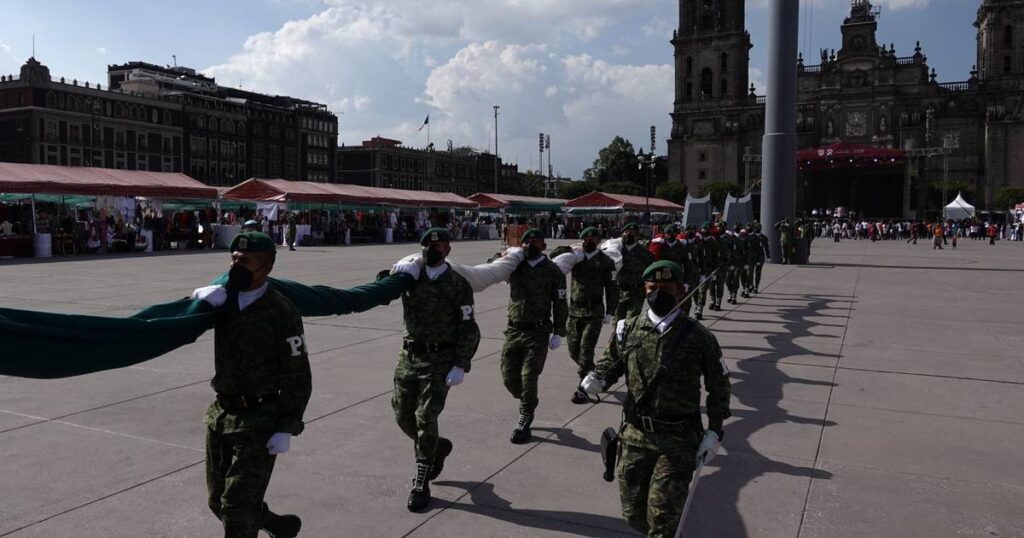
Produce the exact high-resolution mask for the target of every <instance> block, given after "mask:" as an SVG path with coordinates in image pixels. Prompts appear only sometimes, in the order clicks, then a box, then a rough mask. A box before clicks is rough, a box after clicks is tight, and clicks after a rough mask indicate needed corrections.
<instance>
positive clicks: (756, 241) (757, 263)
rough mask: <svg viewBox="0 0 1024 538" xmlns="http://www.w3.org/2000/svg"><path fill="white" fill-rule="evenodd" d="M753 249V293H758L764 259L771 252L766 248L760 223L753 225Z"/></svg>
mask: <svg viewBox="0 0 1024 538" xmlns="http://www.w3.org/2000/svg"><path fill="white" fill-rule="evenodd" d="M753 250H754V293H758V290H760V289H761V269H762V268H763V267H764V262H765V260H767V259H769V258H771V252H770V251H769V250H768V236H766V235H764V234H763V233H761V225H760V224H755V225H754V235H753Z"/></svg>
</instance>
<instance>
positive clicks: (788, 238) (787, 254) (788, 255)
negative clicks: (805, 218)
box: [775, 219, 796, 264]
mask: <svg viewBox="0 0 1024 538" xmlns="http://www.w3.org/2000/svg"><path fill="white" fill-rule="evenodd" d="M775 228H776V229H777V230H779V241H780V242H781V243H782V263H783V264H788V263H792V262H793V261H794V259H793V258H794V257H795V256H796V238H795V237H794V236H793V225H792V224H791V223H790V222H789V219H786V220H783V221H781V222H779V223H776V224H775Z"/></svg>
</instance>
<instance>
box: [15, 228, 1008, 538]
mask: <svg viewBox="0 0 1024 538" xmlns="http://www.w3.org/2000/svg"><path fill="white" fill-rule="evenodd" d="M552 243H560V242H552ZM550 246H554V244H552V245H550ZM417 250H418V247H417V246H415V245H408V244H407V245H386V246H385V245H378V246H355V247H345V248H340V247H320V248H314V247H311V248H302V249H300V250H299V251H298V252H287V251H280V252H279V254H278V260H277V265H276V268H275V274H274V276H278V277H282V278H290V279H294V280H298V281H301V282H304V283H309V284H327V285H331V286H335V287H343V288H344V287H352V286H355V285H358V284H361V283H365V282H368V281H369V280H372V278H373V275H374V274H375V273H376V272H377V271H379V270H380V269H382V268H385V267H387V266H389V265H390V263H392V262H393V261H394V260H396V259H398V258H400V257H401V256H403V255H405V254H409V253H413V252H416V251H417ZM495 251H497V244H496V242H466V243H456V244H455V245H454V252H453V256H452V258H453V259H454V260H457V261H460V262H462V263H481V262H483V261H484V260H486V258H487V257H488V256H489V255H491V254H493V253H494V252H495ZM1022 260H1024V247H1022V246H1021V243H1010V242H1007V241H1002V242H1000V243H999V244H997V245H995V246H991V247H990V246H989V245H988V244H987V242H982V241H962V242H961V243H960V245H959V248H958V249H957V250H952V249H949V248H948V247H947V249H946V250H942V251H936V250H932V247H931V245H930V244H928V242H926V241H922V242H921V243H920V244H918V245H916V246H915V245H908V244H905V243H904V242H902V241H892V242H881V243H869V242H867V241H844V242H842V243H838V244H836V243H832V242H830V241H824V240H819V241H817V242H816V243H815V245H814V251H813V255H812V258H811V262H812V265H807V266H779V265H773V266H767V267H766V268H765V276H764V281H763V283H762V292H761V294H760V295H758V296H756V297H754V298H752V299H749V300H744V301H741V302H740V304H739V305H738V306H736V307H734V308H732V309H730V310H727V311H724V312H720V313H719V312H710V314H711V315H709V316H708V317H707V318H706V320H705V321H704V323H705V324H706V325H708V326H710V328H711V329H712V331H713V332H714V333H715V335H716V336H717V337H718V339H719V341H720V342H721V344H722V348H723V351H724V354H725V357H726V358H727V363H728V366H729V368H730V369H731V370H732V383H733V395H734V397H733V400H732V409H733V417H732V418H731V419H730V420H729V421H728V422H727V423H726V426H725V433H726V436H725V451H724V454H722V455H720V456H719V457H718V458H716V459H715V460H714V461H713V462H712V463H711V465H710V466H709V469H708V471H707V472H706V474H705V476H704V477H703V478H702V479H701V481H700V484H699V488H698V490H697V497H696V499H695V502H694V506H693V509H692V512H691V514H690V516H689V519H688V521H687V526H686V536H695V537H741V536H755V537H787V538H792V537H807V538H811V537H823V538H824V537H854V536H863V537H872V538H875V537H917V536H921V537H942V536H1002V537H1010V536H1024V509H1022V499H1024V453H1022V452H1021V449H1020V447H1021V446H1024V428H1022V424H1024V418H1022V416H1021V410H1024V390H1022V389H1024V331H1022V330H1021V320H1022V314H1021V313H1022V305H1024V291H1022V286H1021V284H1022V277H1024V261H1022ZM227 262H228V255H227V253H226V252H224V251H219V252H210V253H185V254H170V255H156V256H148V257H140V256H133V257H125V258H113V257H106V258H91V259H81V260H72V261H56V260H54V261H49V262H41V263H37V262H32V261H30V262H23V263H19V262H10V261H2V262H0V305H3V306H5V307H11V308H25V309H32V310H42V311H51V312H64V313H83V314H96V315H104V316H125V315H128V314H130V313H132V312H134V311H135V310H137V309H139V308H141V307H144V306H146V305H150V304H154V303H160V302H167V301H169V300H173V299H176V298H180V297H184V296H186V295H188V294H189V293H190V292H191V291H192V289H193V288H195V287H198V286H201V285H203V284H205V283H206V282H207V281H208V280H209V279H210V278H211V277H213V276H215V275H217V274H218V273H220V272H222V271H223V270H224V269H225V268H226V265H227ZM507 297H508V290H507V287H506V286H504V285H499V286H494V287H492V288H490V289H488V290H486V291H485V292H483V293H480V294H478V295H477V296H476V301H477V312H478V320H479V322H480V328H481V332H482V334H483V340H482V342H481V345H480V350H479V352H478V353H477V356H476V359H475V362H474V364H473V369H472V371H471V373H469V374H468V375H467V376H466V382H465V383H464V384H463V385H461V386H459V387H456V388H453V389H452V391H451V393H450V395H449V398H448V406H447V409H446V410H445V412H444V414H443V415H442V416H441V431H442V433H443V434H444V435H445V436H447V437H450V438H451V439H452V440H453V442H454V444H455V450H454V452H453V454H452V456H451V458H449V460H448V462H447V464H446V465H445V469H444V473H443V475H442V476H441V477H440V478H439V479H438V481H436V482H434V484H433V486H432V488H431V489H432V491H433V493H434V495H435V499H434V501H433V503H432V504H431V506H430V509H429V510H428V511H427V512H425V513H422V514H413V513H410V512H408V511H407V510H406V508H405V502H406V496H407V494H408V490H409V484H410V479H411V478H412V474H413V471H414V468H413V463H414V456H413V450H412V442H411V441H410V440H408V439H407V438H406V437H405V436H404V435H403V434H402V433H401V432H400V431H399V429H398V426H397V425H396V424H395V422H394V418H393V416H392V411H391V405H390V399H391V390H392V372H393V368H394V365H395V360H396V358H397V353H398V350H399V347H400V343H401V330H402V323H401V305H400V304H398V302H395V303H392V304H391V305H389V306H386V307H381V308H378V309H375V310H372V311H370V312H366V313H363V314H358V315H351V316H344V317H329V318H306V319H305V329H306V335H307V341H308V347H309V350H310V362H311V364H312V369H313V390H314V393H313V397H312V399H311V401H310V403H309V408H308V409H307V411H306V424H307V428H306V432H305V433H303V434H302V435H301V436H300V437H297V438H296V439H295V440H294V441H293V443H292V450H291V452H289V453H288V454H286V455H284V456H281V457H279V458H278V463H277V468H276V472H275V474H274V477H273V480H272V482H271V485H270V490H269V492H268V502H269V503H270V505H271V506H272V507H273V508H274V509H275V511H277V512H294V513H297V514H299V515H301V516H302V518H303V532H302V536H311V537H329V538H333V537H350V536H351V537H377V536H382V537H392V536H395V537H398V536H416V537H491V536H502V537H505V536H509V537H511V536H630V535H632V533H631V532H630V529H629V528H628V527H627V526H626V525H625V524H624V523H623V521H622V519H621V516H620V511H619V502H618V490H617V484H609V483H607V482H604V481H603V480H602V478H601V460H600V456H599V454H598V443H599V438H600V432H601V431H602V430H603V429H604V428H606V427H608V426H613V425H615V426H617V425H618V423H619V410H620V407H619V405H618V402H619V401H620V400H621V399H622V397H623V393H622V392H621V385H620V387H618V388H619V392H613V393H612V394H610V395H609V396H607V397H606V398H605V400H604V401H602V402H601V403H599V404H594V405H585V406H578V405H573V404H571V403H570V402H569V396H570V395H571V393H572V391H573V390H574V388H575V385H576V382H577V378H576V375H575V365H574V364H572V362H571V360H570V359H569V356H568V353H567V351H566V350H565V348H564V347H563V348H561V349H559V350H557V351H554V352H552V353H551V354H550V355H549V358H548V362H547V367H546V369H545V372H544V374H543V376H542V377H541V387H540V388H541V394H540V400H541V403H540V407H539V409H538V411H537V419H536V422H535V423H534V426H535V427H534V435H535V442H533V443H531V444H528V445H512V444H510V443H509V442H508V435H509V433H510V431H511V429H512V428H513V426H514V425H515V421H516V419H517V402H516V401H515V400H513V399H512V397H511V396H509V395H508V394H507V393H506V391H505V389H504V388H503V386H502V384H501V380H500V376H499V371H498V363H499V355H500V350H501V346H502V330H503V328H504V325H505V311H504V309H505V305H506V302H507ZM727 306H728V305H727ZM609 332H610V331H609V329H607V328H606V329H605V335H604V336H607V335H608V334H609ZM604 339H605V338H602V343H603V342H604ZM0 360H2V356H0ZM40 360H45V358H44V357H40ZM212 375H213V333H212V331H211V332H208V333H207V334H205V335H204V336H203V337H202V338H201V339H200V340H199V341H198V342H197V343H196V344H193V345H190V346H188V347H185V348H182V349H179V350H177V351H174V352H172V353H170V354H167V355H165V356H163V357H160V358H158V359H155V360H152V361H149V362H145V363H142V364H140V365H138V366H135V367H131V368H124V369H120V370H113V371H107V372H102V373H97V374H93V375H86V376H81V377H75V378H69V379H59V380H31V379H17V378H10V377H0V536H10V537H17V538H22V537H45V538H54V537H64V536H69V537H70V536H74V537H102V538H112V537H132V538H138V537H164V536H166V537H210V536H218V535H220V533H221V531H220V528H219V522H218V521H217V520H216V519H215V518H214V516H213V515H212V514H211V513H210V512H209V510H208V509H207V507H206V486H205V482H204V475H203V460H204V452H203V443H204V427H203V425H202V420H201V419H202V415H203V413H204V411H205V409H206V407H207V405H208V404H209V402H210V401H211V399H212V397H213V392H212V390H211V388H210V386H209V380H210V378H211V377H212Z"/></svg>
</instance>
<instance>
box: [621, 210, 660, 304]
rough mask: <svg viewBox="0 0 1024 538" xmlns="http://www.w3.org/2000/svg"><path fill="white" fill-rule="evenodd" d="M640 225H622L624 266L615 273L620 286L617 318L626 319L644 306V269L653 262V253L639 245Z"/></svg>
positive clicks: (633, 223)
mask: <svg viewBox="0 0 1024 538" xmlns="http://www.w3.org/2000/svg"><path fill="white" fill-rule="evenodd" d="M639 234H640V227H639V226H637V224H636V223H635V222H631V223H629V224H627V225H625V226H623V227H622V267H621V268H620V269H619V272H618V273H617V274H616V275H615V283H616V284H617V285H618V286H619V304H618V306H616V308H615V319H616V320H620V319H625V318H628V317H632V316H635V315H637V314H639V313H640V310H642V309H643V307H644V281H643V273H644V269H646V268H647V266H648V265H650V264H651V262H652V261H654V260H652V259H651V254H650V252H648V251H647V249H645V248H643V247H642V246H640V245H639V243H638V241H637V237H638V235H639Z"/></svg>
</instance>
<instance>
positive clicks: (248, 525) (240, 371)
mask: <svg viewBox="0 0 1024 538" xmlns="http://www.w3.org/2000/svg"><path fill="white" fill-rule="evenodd" d="M230 250H231V259H232V262H231V270H230V272H229V273H228V281H227V283H226V284H225V285H224V286H223V287H221V286H210V287H208V288H200V289H199V290H196V294H197V295H194V296H195V297H197V298H201V299H203V300H205V301H207V302H209V303H211V304H213V305H214V306H221V305H225V304H226V307H225V309H224V311H223V314H222V315H221V316H220V317H219V318H218V320H217V323H216V326H215V333H214V368H215V372H216V373H215V374H214V376H213V381H212V382H211V385H212V386H213V390H214V391H216V393H217V398H216V400H215V401H214V402H213V404H211V405H210V407H209V409H208V410H207V411H206V417H205V419H204V421H203V422H204V424H206V426H207V430H206V485H207V490H208V492H209V506H210V509H211V510H212V511H213V513H214V515H216V516H217V517H218V518H219V519H220V520H221V522H222V523H223V525H224V536H226V537H240V538H243V537H244V538H255V537H256V535H257V533H258V532H259V530H260V529H262V530H264V531H266V532H267V533H268V534H270V536H272V537H275V538H282V537H292V536H296V535H297V534H298V532H299V528H300V526H301V523H302V522H301V520H300V519H299V517H298V516H295V515H284V516H279V515H277V514H274V513H273V512H271V511H270V509H269V508H268V507H267V505H266V503H264V502H263V496H264V494H265V493H266V491H267V486H268V485H269V484H270V475H271V472H272V471H273V469H274V462H275V460H276V459H277V455H278V454H283V453H285V452H287V451H288V449H289V447H290V444H291V437H292V436H293V435H299V434H300V433H302V430H303V427H304V425H303V422H302V415H303V413H304V412H305V409H306V403H307V402H308V401H309V396H310V394H311V392H312V386H311V380H310V371H309V359H308V356H307V354H306V341H305V336H304V335H303V330H302V317H301V316H300V315H299V313H298V311H297V310H296V309H295V307H294V306H293V305H292V303H291V302H290V301H288V299H286V298H285V297H284V296H283V295H281V294H280V293H278V292H276V291H274V290H272V289H269V283H268V282H267V276H268V275H269V274H270V271H271V270H272V269H273V268H274V258H275V253H276V247H275V245H274V240H273V239H271V238H270V236H268V235H266V234H263V233H260V232H247V233H242V234H239V235H238V236H237V237H235V239H234V240H233V241H232V242H231V248H230ZM218 294H219V297H220V298H219V299H215V297H216V296H218Z"/></svg>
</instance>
